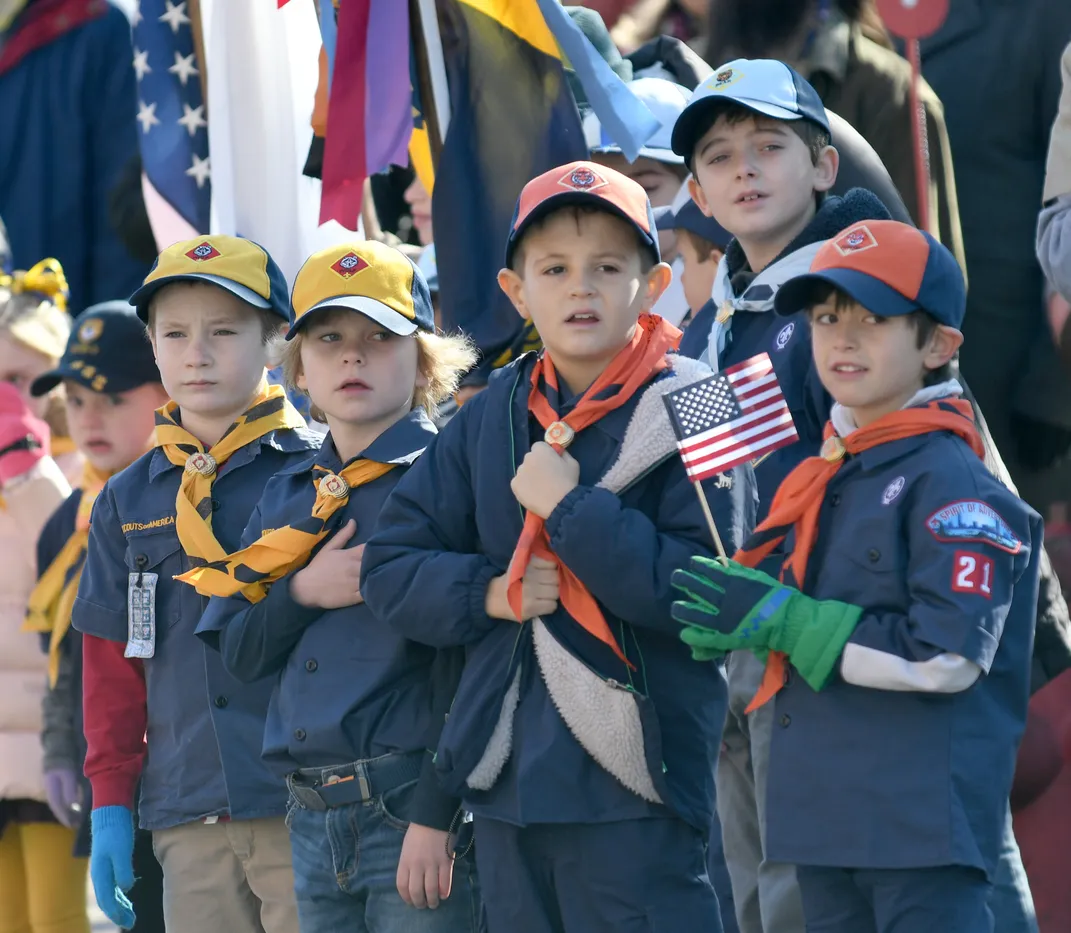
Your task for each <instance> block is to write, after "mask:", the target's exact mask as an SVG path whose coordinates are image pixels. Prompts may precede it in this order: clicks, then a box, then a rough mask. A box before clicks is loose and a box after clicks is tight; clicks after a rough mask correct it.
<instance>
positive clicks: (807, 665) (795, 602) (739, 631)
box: [672, 557, 863, 690]
mask: <svg viewBox="0 0 1071 933" xmlns="http://www.w3.org/2000/svg"><path fill="white" fill-rule="evenodd" d="M673 586H674V587H676V588H677V589H678V590H680V591H681V592H682V593H683V594H684V595H685V596H686V597H688V598H687V599H686V600H681V601H678V602H675V603H674V604H673V610H672V612H673V618H674V619H676V620H677V621H678V622H680V623H682V624H683V625H684V626H685V628H684V630H683V631H682V632H681V640H682V641H683V642H684V643H685V644H687V645H689V646H690V647H691V648H692V656H693V657H694V658H696V659H697V660H704V659H707V658H709V657H710V655H711V653H712V652H715V651H738V650H740V649H746V650H749V651H753V652H755V653H756V654H758V653H760V652H765V651H780V652H782V653H784V654H786V655H788V659H789V661H791V662H792V666H793V667H795V668H796V670H797V671H799V673H800V676H801V677H802V678H803V679H804V680H805V681H807V683H808V684H810V686H811V687H812V688H813V689H815V690H821V689H822V687H824V686H825V684H826V682H827V681H828V680H829V678H830V676H831V675H832V673H833V669H834V668H835V667H836V664H837V660H838V659H839V658H840V655H841V652H842V651H843V650H844V645H845V644H846V643H847V641H848V639H849V638H850V637H851V634H852V632H853V631H854V630H855V626H856V625H857V624H858V622H859V618H860V616H862V614H863V610H862V609H861V608H860V607H859V606H853V605H851V604H849V603H842V602H838V601H836V600H817V599H812V598H811V597H810V596H804V595H803V593H801V592H800V591H799V590H797V589H795V588H794V587H791V586H785V585H784V584H783V583H779V582H778V581H777V580H775V579H774V578H773V577H771V576H770V575H769V574H766V573H763V572H762V571H760V570H753V569H751V568H750V567H744V566H741V565H740V564H737V563H729V564H727V565H726V564H723V563H721V562H720V561H714V560H709V559H708V558H705V557H693V558H692V560H691V564H690V569H688V570H677V571H675V572H674V574H673Z"/></svg>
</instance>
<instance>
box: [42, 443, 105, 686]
mask: <svg viewBox="0 0 1071 933" xmlns="http://www.w3.org/2000/svg"><path fill="white" fill-rule="evenodd" d="M109 476H111V474H110V473H103V472H101V471H99V470H96V469H94V468H93V467H92V466H91V465H90V464H89V463H88V462H87V463H86V465H85V468H84V471H83V473H82V482H81V484H80V488H81V490H82V500H81V502H79V503H78V513H77V516H76V518H75V522H74V532H73V533H72V534H71V536H70V537H69V538H68V539H67V543H66V544H65V545H63V548H62V549H61V550H60V552H59V553H58V554H57V555H56V556H55V558H54V559H53V560H52V563H51V564H49V565H48V569H47V570H46V571H45V572H44V573H43V574H41V577H40V579H39V580H38V581H37V585H36V586H35V587H34V588H33V592H32V593H30V600H29V603H28V605H27V608H26V620H25V621H24V622H23V624H22V630H23V631H24V632H50V633H51V637H50V638H49V642H48V683H49V686H50V687H55V686H56V678H57V677H58V676H59V660H60V646H61V645H62V644H63V639H64V638H65V637H66V635H67V630H68V629H69V628H70V627H71V609H72V608H73V606H74V597H75V595H76V594H77V593H78V581H79V580H81V578H82V565H83V564H84V563H85V558H86V545H87V544H88V543H89V516H90V513H91V512H92V511H93V503H94V502H96V501H97V496H98V495H99V494H100V491H101V490H102V489H103V488H104V484H105V482H107V480H108V477H109Z"/></svg>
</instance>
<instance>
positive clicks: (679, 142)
mask: <svg viewBox="0 0 1071 933" xmlns="http://www.w3.org/2000/svg"><path fill="white" fill-rule="evenodd" d="M726 102H731V103H734V104H739V105H740V106H742V107H746V108H747V109H748V110H753V111H754V112H755V113H759V114H762V115H763V116H767V117H772V118H773V119H775V120H810V121H811V122H812V123H817V124H818V125H819V126H820V127H822V129H824V130H825V131H826V132H827V133H828V132H829V117H827V116H826V108H825V107H824V106H823V105H822V99H821V98H820V97H819V96H818V92H817V91H816V90H815V89H814V88H813V87H811V85H810V83H809V82H808V81H807V79H806V78H804V77H803V76H802V75H800V74H799V72H797V71H795V70H794V69H792V68H790V67H789V66H788V65H786V64H785V63H784V62H779V61H774V60H773V59H772V58H755V59H746V58H738V59H736V60H735V61H731V62H729V63H728V64H725V65H722V66H721V67H720V68H718V69H716V70H715V71H714V74H712V75H711V76H710V77H709V78H707V80H706V81H704V82H703V83H702V84H700V85H699V87H697V88H696V89H695V90H694V91H693V92H692V97H691V100H689V101H688V106H687V107H685V108H684V110H683V111H682V112H681V115H680V116H679V117H678V118H677V122H676V123H675V124H674V125H673V136H672V146H673V151H674V152H675V153H677V155H679V156H683V157H684V161H685V162H686V163H687V164H689V165H691V162H692V155H693V154H694V152H695V147H696V144H697V143H698V142H699V140H700V138H701V137H702V136H703V134H704V133H706V131H707V130H708V129H710V120H711V115H712V113H716V112H717V108H718V107H720V106H723V105H724V104H725V103H726Z"/></svg>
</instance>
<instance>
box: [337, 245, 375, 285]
mask: <svg viewBox="0 0 1071 933" xmlns="http://www.w3.org/2000/svg"><path fill="white" fill-rule="evenodd" d="M367 268H368V263H367V262H366V261H365V260H364V259H362V258H361V257H360V256H358V255H357V254H356V253H355V252H353V251H352V250H351V251H350V252H348V253H346V255H345V256H343V257H341V258H340V259H339V260H338V262H336V263H335V264H334V265H333V266H331V271H332V272H336V273H338V274H339V275H341V276H342V278H344V279H348V278H351V277H352V276H355V275H356V274H357V273H358V272H360V271H361V270H362V269H367Z"/></svg>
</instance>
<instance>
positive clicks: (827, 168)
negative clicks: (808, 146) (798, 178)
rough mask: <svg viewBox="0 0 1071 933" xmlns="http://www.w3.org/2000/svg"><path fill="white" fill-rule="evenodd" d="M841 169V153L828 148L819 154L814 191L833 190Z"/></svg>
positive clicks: (815, 166)
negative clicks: (838, 171)
mask: <svg viewBox="0 0 1071 933" xmlns="http://www.w3.org/2000/svg"><path fill="white" fill-rule="evenodd" d="M839 168H840V153H839V152H837V150H836V149H834V148H833V147H832V146H826V147H825V149H823V150H822V151H821V152H820V153H819V154H818V161H817V162H816V163H815V165H814V190H815V191H828V190H829V189H830V188H832V187H833V183H834V182H835V181H836V180H837V170H838V169H839Z"/></svg>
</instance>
